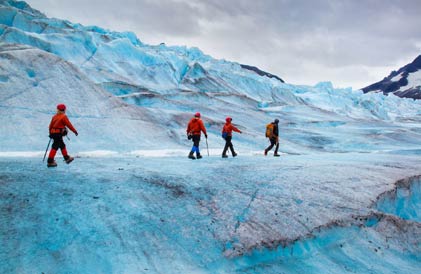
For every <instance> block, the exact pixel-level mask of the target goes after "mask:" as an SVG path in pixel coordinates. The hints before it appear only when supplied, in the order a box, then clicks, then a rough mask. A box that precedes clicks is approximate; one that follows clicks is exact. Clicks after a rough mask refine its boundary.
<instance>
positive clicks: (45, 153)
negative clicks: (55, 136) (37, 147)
mask: <svg viewBox="0 0 421 274" xmlns="http://www.w3.org/2000/svg"><path fill="white" fill-rule="evenodd" d="M50 143H51V138H50V141H48V145H47V149H46V150H45V153H44V158H43V159H42V161H43V162H44V160H45V156H46V155H47V151H48V148H49V147H50Z"/></svg>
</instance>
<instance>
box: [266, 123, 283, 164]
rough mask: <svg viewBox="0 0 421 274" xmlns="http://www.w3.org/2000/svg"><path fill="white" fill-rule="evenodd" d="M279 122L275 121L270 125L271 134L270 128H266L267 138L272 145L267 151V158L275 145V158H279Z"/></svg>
mask: <svg viewBox="0 0 421 274" xmlns="http://www.w3.org/2000/svg"><path fill="white" fill-rule="evenodd" d="M278 124H279V120H278V119H275V121H273V122H272V123H270V124H268V126H269V125H270V132H268V128H267V127H266V137H267V138H269V141H270V145H269V146H268V147H267V148H266V149H265V156H266V155H268V152H269V150H271V149H272V148H273V147H274V146H275V145H276V146H275V152H274V153H273V156H275V157H279V156H280V155H279V154H278V149H279V129H278Z"/></svg>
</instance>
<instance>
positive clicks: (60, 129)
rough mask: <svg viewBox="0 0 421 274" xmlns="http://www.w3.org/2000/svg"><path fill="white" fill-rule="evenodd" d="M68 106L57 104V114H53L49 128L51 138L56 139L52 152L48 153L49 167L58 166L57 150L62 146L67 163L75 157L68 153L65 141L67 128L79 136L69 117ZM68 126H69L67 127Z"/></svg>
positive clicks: (62, 152)
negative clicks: (55, 158)
mask: <svg viewBox="0 0 421 274" xmlns="http://www.w3.org/2000/svg"><path fill="white" fill-rule="evenodd" d="M65 112H66V106H65V105H64V104H58V105H57V114H55V115H54V116H53V118H52V119H51V122H50V126H49V130H50V138H52V139H53V140H54V142H53V145H52V147H51V150H50V154H49V155H48V161H47V166H48V167H56V166H57V163H56V161H55V160H54V157H55V156H56V153H57V150H58V149H59V148H60V150H61V154H62V155H63V158H64V161H65V162H66V163H67V164H70V163H71V162H72V161H73V160H74V158H73V157H70V156H69V155H68V154H67V150H66V145H65V144H64V142H63V136H66V135H67V128H69V129H70V130H71V131H73V132H74V134H75V135H76V136H77V135H78V133H77V130H76V129H75V128H74V127H73V125H72V123H70V121H69V118H67V115H66V114H65ZM66 127H67V128H66Z"/></svg>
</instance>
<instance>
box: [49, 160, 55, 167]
mask: <svg viewBox="0 0 421 274" xmlns="http://www.w3.org/2000/svg"><path fill="white" fill-rule="evenodd" d="M56 166H57V163H56V161H54V160H53V161H52V162H48V163H47V167H56Z"/></svg>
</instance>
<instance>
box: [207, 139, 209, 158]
mask: <svg viewBox="0 0 421 274" xmlns="http://www.w3.org/2000/svg"><path fill="white" fill-rule="evenodd" d="M206 149H207V150H208V157H209V146H208V138H206Z"/></svg>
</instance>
